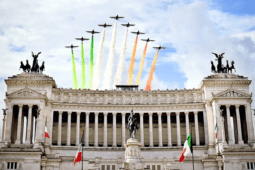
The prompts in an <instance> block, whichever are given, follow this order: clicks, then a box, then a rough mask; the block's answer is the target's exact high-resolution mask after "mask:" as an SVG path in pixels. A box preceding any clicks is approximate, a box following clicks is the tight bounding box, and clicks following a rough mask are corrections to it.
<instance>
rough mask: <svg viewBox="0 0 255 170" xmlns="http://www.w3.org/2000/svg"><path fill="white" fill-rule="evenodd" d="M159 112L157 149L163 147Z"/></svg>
mask: <svg viewBox="0 0 255 170" xmlns="http://www.w3.org/2000/svg"><path fill="white" fill-rule="evenodd" d="M161 115H162V113H161V112H158V138H159V139H158V141H159V147H163V143H162V121H161Z"/></svg>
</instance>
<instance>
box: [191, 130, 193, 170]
mask: <svg viewBox="0 0 255 170" xmlns="http://www.w3.org/2000/svg"><path fill="white" fill-rule="evenodd" d="M191 151H192V163H193V170H194V155H193V152H194V151H193V144H192V128H191Z"/></svg>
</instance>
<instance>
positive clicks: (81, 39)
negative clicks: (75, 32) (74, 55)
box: [75, 37, 89, 42]
mask: <svg viewBox="0 0 255 170" xmlns="http://www.w3.org/2000/svg"><path fill="white" fill-rule="evenodd" d="M75 39H76V40H80V41H81V42H83V41H85V40H89V38H83V37H81V38H75Z"/></svg>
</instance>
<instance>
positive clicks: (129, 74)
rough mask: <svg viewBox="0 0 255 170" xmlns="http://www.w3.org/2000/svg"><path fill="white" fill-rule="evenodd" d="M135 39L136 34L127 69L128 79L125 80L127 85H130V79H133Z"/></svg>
mask: <svg viewBox="0 0 255 170" xmlns="http://www.w3.org/2000/svg"><path fill="white" fill-rule="evenodd" d="M137 41H138V36H136V39H135V44H134V48H133V52H132V57H131V60H130V66H129V70H128V80H127V84H128V85H131V84H132V81H133V73H134V66H135V54H136V47H137Z"/></svg>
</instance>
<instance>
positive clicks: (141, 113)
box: [139, 112, 144, 147]
mask: <svg viewBox="0 0 255 170" xmlns="http://www.w3.org/2000/svg"><path fill="white" fill-rule="evenodd" d="M139 114H140V142H141V144H142V147H143V146H144V134H143V112H140V113H139Z"/></svg>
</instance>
